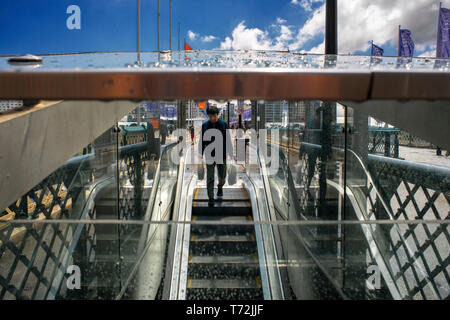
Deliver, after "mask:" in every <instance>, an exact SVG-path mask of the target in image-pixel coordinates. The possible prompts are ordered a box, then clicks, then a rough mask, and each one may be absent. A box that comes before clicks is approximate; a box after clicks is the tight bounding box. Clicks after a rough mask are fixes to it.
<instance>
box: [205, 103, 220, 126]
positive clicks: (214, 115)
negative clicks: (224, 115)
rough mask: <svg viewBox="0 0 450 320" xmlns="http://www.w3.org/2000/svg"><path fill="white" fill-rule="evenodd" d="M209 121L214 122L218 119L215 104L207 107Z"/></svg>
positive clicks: (217, 110)
mask: <svg viewBox="0 0 450 320" xmlns="http://www.w3.org/2000/svg"><path fill="white" fill-rule="evenodd" d="M207 114H208V117H209V121H211V122H212V123H216V122H217V121H218V120H219V109H217V107H216V106H212V107H209V108H208V111H207Z"/></svg>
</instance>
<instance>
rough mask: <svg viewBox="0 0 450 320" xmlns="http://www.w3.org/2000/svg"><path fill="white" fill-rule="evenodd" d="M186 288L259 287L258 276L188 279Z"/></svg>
mask: <svg viewBox="0 0 450 320" xmlns="http://www.w3.org/2000/svg"><path fill="white" fill-rule="evenodd" d="M187 288H188V289H200V288H206V289H210V288H211V289H212V288H216V289H258V288H261V280H260V279H259V278H248V279H189V280H188V285H187Z"/></svg>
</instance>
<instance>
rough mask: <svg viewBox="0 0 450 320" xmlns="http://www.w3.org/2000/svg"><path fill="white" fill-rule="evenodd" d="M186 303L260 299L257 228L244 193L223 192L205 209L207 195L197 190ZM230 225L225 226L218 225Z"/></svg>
mask: <svg viewBox="0 0 450 320" xmlns="http://www.w3.org/2000/svg"><path fill="white" fill-rule="evenodd" d="M192 221H199V222H202V221H208V222H218V224H215V225H201V224H200V225H196V224H194V225H192V227H191V236H190V242H189V262H188V280H187V292H186V299H188V300H204V299H212V300H215V299H221V300H228V299H231V300H241V299H243V300H251V299H259V300H261V299H263V292H262V287H261V275H260V270H259V261H258V252H257V244H256V238H255V227H254V226H253V225H249V224H244V225H242V224H241V225H240V224H239V222H251V221H253V218H252V208H251V204H250V201H249V196H248V193H247V190H245V189H244V188H224V196H223V199H222V201H220V202H216V203H215V206H214V207H212V208H211V207H208V197H207V190H206V189H205V188H197V189H195V194H194V199H193V204H192ZM222 223H229V224H222Z"/></svg>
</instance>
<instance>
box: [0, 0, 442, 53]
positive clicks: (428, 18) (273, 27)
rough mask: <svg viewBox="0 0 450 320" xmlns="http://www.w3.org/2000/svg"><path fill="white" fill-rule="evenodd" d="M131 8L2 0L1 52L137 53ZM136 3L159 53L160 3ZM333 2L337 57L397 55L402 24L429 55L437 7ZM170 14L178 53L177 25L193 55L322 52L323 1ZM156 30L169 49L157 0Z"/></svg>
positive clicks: (123, 2)
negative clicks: (372, 50) (73, 12)
mask: <svg viewBox="0 0 450 320" xmlns="http://www.w3.org/2000/svg"><path fill="white" fill-rule="evenodd" d="M448 1H450V0H447V2H448ZM411 2H412V3H413V4H412V3H411ZM415 2H417V3H416V4H414V3H415ZM136 3H137V1H136V0H1V1H0V30H2V32H1V36H0V54H23V53H36V54H40V53H62V52H64V53H66V52H67V53H71V52H88V51H135V50H136ZM141 3H142V9H141V10H142V15H141V16H142V18H141V19H142V20H141V21H142V26H141V30H142V31H141V33H142V37H141V43H142V45H141V48H142V50H143V51H152V50H156V49H157V22H156V18H157V15H156V13H157V0H141ZM338 3H339V5H340V13H339V14H340V16H339V31H340V39H339V51H340V53H367V52H368V50H369V45H368V43H369V41H370V40H372V39H373V40H375V42H376V43H377V44H378V45H381V46H383V48H385V54H386V55H395V53H396V50H397V49H396V40H395V35H396V29H397V28H398V24H400V23H401V24H402V25H403V26H404V27H405V28H411V29H412V31H413V36H414V35H415V36H416V37H417V39H415V40H416V45H417V46H416V48H417V50H416V55H417V54H421V53H424V52H425V53H428V54H430V53H432V51H433V46H434V42H435V34H436V31H435V27H434V25H435V24H436V23H437V22H435V21H434V20H435V18H436V17H437V8H436V5H437V3H438V1H435V0H419V1H409V0H397V1H395V2H393V1H387V0H345V1H338ZM69 5H78V6H79V7H80V9H81V30H68V28H67V27H66V20H67V18H68V17H69V14H67V13H66V9H67V7H68V6H69ZM444 5H447V3H446V1H444ZM448 6H450V4H449V5H448ZM448 6H447V7H448ZM173 8H174V15H173V47H174V49H177V48H178V21H180V22H181V23H182V42H183V39H184V38H186V40H187V42H188V43H189V45H191V47H193V48H194V49H214V48H222V49H258V48H259V49H270V48H272V49H280V50H283V49H287V48H289V49H291V50H292V51H304V52H319V53H320V52H321V51H322V50H323V28H324V9H323V0H227V1H223V0H222V1H217V0H189V1H188V0H173ZM417 12H421V14H420V15H417ZM393 13H397V14H393ZM435 16H436V17H435ZM418 20H420V21H418ZM414 28H416V29H414ZM161 30H162V32H161V47H162V49H168V48H169V0H161ZM433 38H434V39H433Z"/></svg>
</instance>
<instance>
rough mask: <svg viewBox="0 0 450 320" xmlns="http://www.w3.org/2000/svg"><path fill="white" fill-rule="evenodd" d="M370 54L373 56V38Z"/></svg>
mask: <svg viewBox="0 0 450 320" xmlns="http://www.w3.org/2000/svg"><path fill="white" fill-rule="evenodd" d="M370 56H373V40H372V41H370Z"/></svg>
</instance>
